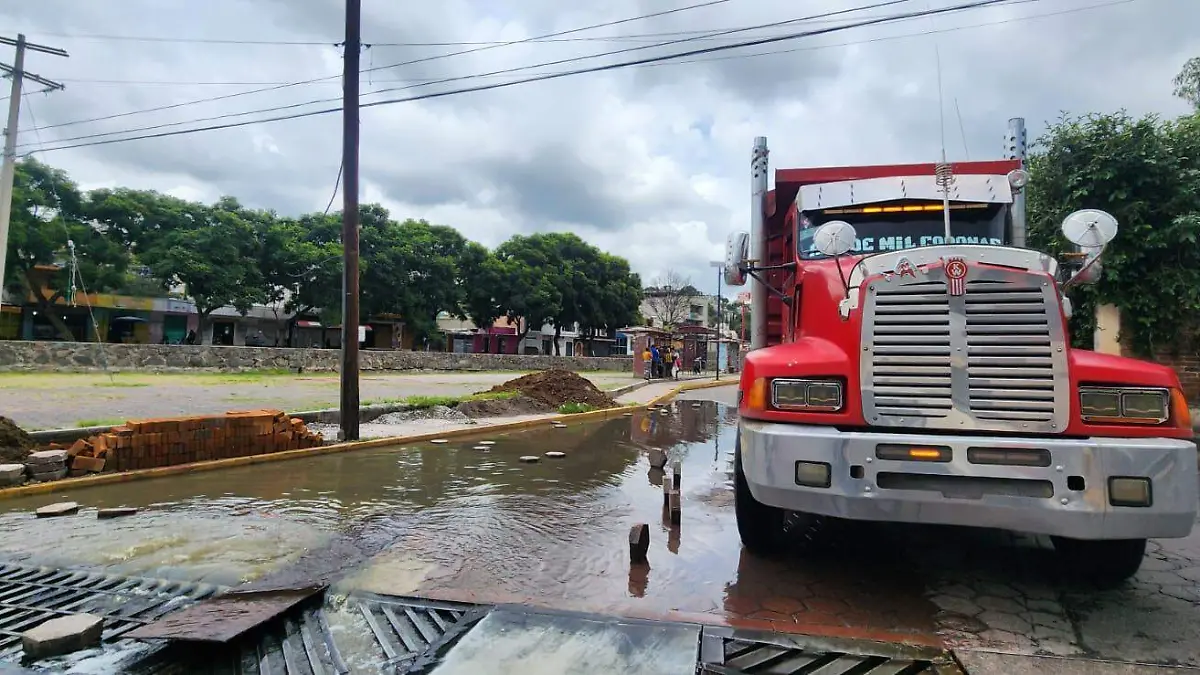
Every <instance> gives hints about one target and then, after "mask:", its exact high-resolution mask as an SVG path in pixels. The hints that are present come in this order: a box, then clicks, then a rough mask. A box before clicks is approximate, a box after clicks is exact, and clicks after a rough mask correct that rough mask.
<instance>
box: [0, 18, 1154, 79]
mask: <svg viewBox="0 0 1200 675" xmlns="http://www.w3.org/2000/svg"><path fill="white" fill-rule="evenodd" d="M1036 1H1037V0H1013V1H1012V2H1011V3H1009V5H1017V4H1025V3H1028V2H1036ZM1136 1H1137V0H1113V1H1111V2H1102V3H1097V4H1094V5H1086V6H1083V7H1073V8H1071V9H1064V10H1058V11H1054V12H1042V13H1039V14H1029V15H1025V16H1015V17H1011V18H1008V19H999V20H996V21H984V22H982V23H974V24H967V25H963V26H951V27H949V28H937V29H932V30H923V31H917V32H913V33H902V34H899V35H884V36H881V37H875V38H868V39H865V40H851V41H849V42H838V43H835V44H828V45H814V46H809V47H796V48H793V49H778V50H771V51H766V52H758V53H754V54H736V55H729V56H718V57H713V58H707V59H692V60H680V61H666V62H662V63H652V64H646V65H645V66H643V67H660V66H678V65H688V64H693V63H711V62H714V61H726V60H732V59H744V58H756V57H759V56H774V55H778V54H793V53H797V52H806V51H818V50H822V49H840V48H842V47H852V46H856V45H864V44H873V43H876V42H890V41H892V40H906V39H908V38H913V37H925V36H928V35H939V34H942V33H954V32H957V31H960V30H971V29H974V28H987V27H990V26H1000V25H1004V24H1009V23H1017V22H1019V21H1031V20H1034V19H1044V18H1049V17H1054V16H1061V15H1064V14H1075V13H1077V12H1086V11H1090V10H1093V9H1103V8H1106V7H1113V6H1116V5H1125V4H1129V3H1131V2H1136ZM713 30H716V29H713ZM531 67H532V66H531ZM470 77H472V78H484V77H495V76H488V75H483V74H480V75H472V76H470ZM59 81H60V82H65V83H74V84H112V85H122V86H139V85H146V86H152V85H153V86H171V87H198V86H199V87H202V86H213V87H232V86H241V87H248V86H267V85H276V84H287V83H288V82H287V81H278V80H277V81H269V82H268V81H257V82H236V81H211V80H210V81H184V80H99V79H73V78H60V79H59ZM435 81H436V80H435V79H433V78H420V79H417V78H395V79H382V80H375V82H377V83H380V84H389V83H405V84H431V83H433V82H435ZM329 84H335V83H333V82H330V83H329ZM336 84H340V83H336ZM373 93H375V92H373V91H368V92H363V96H369V95H371V94H373ZM3 100H4V98H0V101H3Z"/></svg>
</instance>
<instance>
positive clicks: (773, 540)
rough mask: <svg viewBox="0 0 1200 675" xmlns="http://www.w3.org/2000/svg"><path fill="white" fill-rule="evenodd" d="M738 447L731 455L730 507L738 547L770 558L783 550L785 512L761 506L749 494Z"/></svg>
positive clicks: (739, 447)
mask: <svg viewBox="0 0 1200 675" xmlns="http://www.w3.org/2000/svg"><path fill="white" fill-rule="evenodd" d="M741 446H742V444H741V442H740V441H739V442H738V443H737V445H736V447H735V448H734V453H733V506H734V511H735V512H736V514H737V527H738V534H739V535H741V537H742V545H744V546H745V547H746V548H748V549H750V552H751V553H757V554H760V555H772V554H776V553H779V552H780V551H782V550H783V548H784V543H785V542H784V529H783V526H784V522H785V520H786V519H787V512H786V511H784V510H783V509H777V508H775V507H774V506H768V505H766V504H763V503H762V502H760V501H758V500H757V499H755V498H754V495H752V494H750V486H749V485H748V484H747V483H746V474H745V473H744V472H743V471H742V447H741Z"/></svg>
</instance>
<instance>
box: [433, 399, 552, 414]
mask: <svg viewBox="0 0 1200 675" xmlns="http://www.w3.org/2000/svg"><path fill="white" fill-rule="evenodd" d="M454 409H455V410H457V411H458V412H460V413H462V414H464V415H466V416H467V417H470V418H473V419H477V418H480V417H508V416H511V415H538V414H541V413H550V412H554V411H555V410H557V408H556V407H554V406H550V405H546V404H545V403H543V402H541V401H536V400H534V399H532V398H529V397H528V396H525V395H520V396H515V397H513V398H503V399H481V400H476V401H463V402H462V403H459V404H458V405H456V406H454Z"/></svg>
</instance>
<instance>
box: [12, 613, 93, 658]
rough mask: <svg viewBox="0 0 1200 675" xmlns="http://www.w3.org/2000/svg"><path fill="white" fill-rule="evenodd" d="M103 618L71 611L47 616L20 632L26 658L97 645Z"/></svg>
mask: <svg viewBox="0 0 1200 675" xmlns="http://www.w3.org/2000/svg"><path fill="white" fill-rule="evenodd" d="M103 631H104V619H102V618H101V617H98V616H94V615H92V614H74V615H71V616H60V617H58V618H55V619H50V620H49V621H46V622H44V623H42V624H40V625H38V626H37V627H35V628H31V629H29V630H27V631H25V632H24V633H22V634H21V647H22V649H23V650H24V651H25V658H26V659H29V660H36V659H42V658H46V657H50V656H61V655H62V654H70V653H71V652H77V651H80V650H82V649H88V648H90V647H95V646H98V645H99V644H100V634H101V633H102V632H103Z"/></svg>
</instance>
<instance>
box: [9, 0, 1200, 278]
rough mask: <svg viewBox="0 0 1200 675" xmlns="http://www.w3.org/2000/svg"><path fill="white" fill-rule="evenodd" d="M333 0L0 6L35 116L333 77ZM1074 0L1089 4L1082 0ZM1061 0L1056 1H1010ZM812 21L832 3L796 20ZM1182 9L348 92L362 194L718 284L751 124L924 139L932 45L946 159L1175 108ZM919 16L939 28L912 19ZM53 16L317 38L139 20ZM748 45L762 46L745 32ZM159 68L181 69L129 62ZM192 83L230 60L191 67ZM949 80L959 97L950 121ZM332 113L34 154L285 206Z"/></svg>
mask: <svg viewBox="0 0 1200 675" xmlns="http://www.w3.org/2000/svg"><path fill="white" fill-rule="evenodd" d="M690 1H691V0H677V2H673V3H667V2H665V0H653V1H652V0H618V2H615V3H607V4H604V5H586V6H566V7H564V6H563V5H562V4H561V3H557V2H554V3H552V2H550V1H549V0H529V1H527V2H522V3H520V4H519V5H518V6H499V5H496V4H495V3H483V2H478V1H471V0H451V1H450V2H446V3H436V4H426V5H420V4H414V3H385V2H367V3H365V5H366V7H365V14H364V21H363V36H364V39H365V40H366V41H367V42H371V43H377V45H376V46H374V47H372V48H371V49H369V50H367V51H366V52H365V53H364V55H363V66H364V67H370V66H382V65H385V64H390V63H396V62H402V61H407V60H413V59H417V58H422V57H425V56H433V55H441V54H447V53H450V52H454V51H458V50H462V49H470V48H471V46H470V45H463V46H458V47H455V46H437V47H434V46H428V47H417V46H385V45H383V44H378V43H386V42H390V43H401V42H410V43H411V42H482V41H504V40H519V39H522V38H525V37H529V36H531V35H535V34H539V33H545V32H550V31H555V30H566V29H570V28H573V27H577V26H582V25H586V24H591V23H598V22H601V21H605V20H614V19H619V18H623V17H627V16H634V15H638V14H644V13H649V12H654V11H662V10H664V9H669V8H671V7H678V6H682V5H684V4H687V3H688V2H690ZM930 4H932V5H933V6H945V5H948V4H951V0H933V2H926V1H925V0H920V1H918V0H914V1H913V2H911V3H906V4H904V5H901V6H899V7H897V8H896V9H897V10H909V11H911V10H914V9H923V8H925V7H926V6H928V5H930ZM801 5H802V6H799V7H798V6H797V3H793V2H785V1H784V0H756V1H755V2H746V1H745V0H732V1H731V2H727V3H724V4H721V5H717V6H714V7H709V8H705V9H699V10H694V11H688V12H680V13H677V14H674V15H671V16H668V17H661V18H658V19H653V20H648V21H640V22H633V23H627V24H623V25H620V26H615V27H611V28H606V29H601V30H597V31H591V32H588V33H581V34H578V35H575V36H571V37H607V38H608V39H606V40H603V41H599V40H574V41H564V42H553V43H545V42H542V43H534V44H522V45H514V46H511V47H504V48H497V49H487V50H483V51H477V52H474V53H471V54H466V55H462V56H456V57H452V58H444V59H436V60H432V61H428V62H425V63H419V64H413V65H409V66H404V67H399V68H392V69H380V70H378V71H376V72H372V73H370V74H369V75H367V76H364V78H363V90H364V92H370V91H377V90H381V89H389V88H390V89H397V88H401V87H410V88H408V89H402V90H398V91H391V92H384V93H378V94H368V95H366V96H365V97H364V100H366V101H375V100H380V99H382V98H386V97H402V96H407V95H413V94H419V93H422V92H427V91H437V90H445V89H447V88H451V87H453V86H457V85H441V86H434V87H428V86H413V85H416V84H418V82H419V81H421V80H427V79H433V78H445V77H456V76H464V75H472V74H477V73H484V72H489V71H497V70H504V69H507V68H515V67H521V66H528V65H530V64H536V63H539V62H544V61H551V60H555V59H564V58H571V57H575V56H581V55H587V54H595V53H599V52H604V51H609V50H615V49H621V48H626V47H631V46H636V45H641V44H646V40H648V39H650V38H645V37H629V36H631V35H634V34H648V33H679V32H681V31H698V30H712V29H722V28H732V27H739V26H746V25H753V24H758V23H766V22H769V21H779V20H786V19H793V18H797V17H800V16H803V15H810V14H815V13H819V12H821V11H823V10H827V9H829V8H841V7H845V6H846V3H843V2H834V1H833V0H821V1H819V2H817V1H815V2H805V3H801ZM1102 5H1111V6H1102ZM342 7H343V4H342V2H341V0H303V1H298V0H268V1H262V0H212V1H211V2H208V3H205V4H204V6H203V7H200V6H198V5H195V4H194V3H190V2H185V1H184V0H124V1H123V2H120V3H94V2H93V3H88V2H79V1H77V0H39V2H33V3H9V5H8V6H6V7H4V8H0V25H5V26H8V27H10V28H8V30H22V31H24V32H26V33H27V34H28V35H29V37H30V38H31V39H34V40H37V41H41V42H45V43H48V44H53V45H57V46H62V47H65V48H67V49H68V50H70V52H71V54H72V57H71V58H70V59H69V60H63V59H56V58H53V57H50V56H46V55H31V57H30V63H29V65H28V67H29V69H30V70H31V71H33V72H37V73H39V74H41V75H43V76H46V77H49V78H52V79H61V80H63V81H65V82H67V84H68V89H67V90H66V91H65V92H58V93H55V94H52V95H47V96H35V97H32V99H31V100H32V110H33V112H34V113H35V114H36V117H37V121H38V122H39V123H40V124H42V125H48V124H57V123H62V122H68V121H71V120H77V119H82V118H91V117H98V116H103V115H108V114H114V113H120V112H124V111H128V110H134V109H139V108H147V107H155V106H162V105H167V104H172V103H179V102H184V101H188V100H191V99H197V98H203V97H210V96H218V95H222V94H229V93H233V92H237V91H244V90H248V89H254V88H256V86H255V85H252V84H245V83H272V82H288V81H297V80H305V79H312V78H321V77H326V76H331V75H336V74H337V73H338V71H339V69H340V67H341V59H340V55H339V52H338V51H337V50H336V49H334V48H333V47H332V46H331V43H334V42H338V41H340V40H341V36H342V21H343V17H342ZM1084 8H1092V9H1086V11H1075V10H1079V9H1084ZM890 11H892V10H891V9H888V10H872V11H871V12H869V14H872V15H878V14H881V13H885V12H890ZM1056 12H1070V13H1066V14H1061V15H1058V16H1045V17H1043V18H1038V19H1033V20H1017V19H1020V18H1022V17H1029V16H1032V15H1042V14H1052V13H1056ZM978 24H988V25H982V26H980V25H978ZM822 25H830V23H829V22H825V23H813V24H809V25H808V27H816V26H822ZM1196 25H1200V4H1197V3H1195V2H1191V1H1188V0H1131V1H1129V2H1124V3H1117V4H1113V3H1112V1H1111V0H1039V1H1037V2H1025V3H1017V4H1013V5H1009V6H1003V7H999V8H992V9H987V10H978V11H972V12H965V13H962V14H961V15H957V16H953V17H942V18H938V19H934V20H932V21H931V20H929V19H923V20H917V21H908V22H903V23H899V24H896V25H890V26H880V27H875V28H869V29H857V30H854V31H847V32H845V33H839V34H833V35H828V36H823V37H820V38H813V39H809V40H804V41H798V42H790V43H781V44H778V45H774V46H764V47H759V48H755V49H752V50H743V51H742V52H725V53H722V54H713V55H710V56H706V57H699V58H697V59H692V60H695V61H698V62H696V63H686V64H670V65H661V66H653V67H642V68H636V69H630V70H627V71H615V72H610V73H604V74H593V75H586V76H579V77H573V78H566V79H561V80H556V81H552V82H544V83H539V84H531V85H524V86H520V87H514V88H510V89H503V90H497V91H492V92H486V93H477V94H469V95H463V96H456V97H453V98H445V99H437V100H430V101H423V102H414V103H403V104H397V105H392V106H386V107H377V108H370V109H364V111H363V115H362V120H363V136H362V150H361V153H362V173H363V181H364V192H363V196H364V198H365V199H380V200H382V201H383V202H384V203H385V205H387V206H388V208H389V209H391V210H392V211H393V213H394V215H395V216H396V217H398V218H404V217H414V218H428V219H430V220H434V221H437V222H445V223H447V224H450V225H453V226H455V227H458V228H459V229H460V230H462V231H463V233H464V234H465V235H467V236H469V237H472V238H476V239H479V240H481V241H485V242H487V243H489V244H495V243H498V242H499V241H502V240H503V239H504V238H506V237H507V236H511V235H512V234H516V233H521V232H531V231H545V230H549V229H572V230H574V231H577V232H579V233H580V234H581V236H585V237H586V238H588V239H589V240H591V241H593V242H594V243H596V244H597V245H599V246H602V247H604V248H606V249H607V250H610V251H613V252H614V253H619V254H622V255H626V256H627V257H628V258H629V259H630V260H631V262H632V263H633V265H634V268H635V270H636V271H638V272H640V273H641V274H642V277H643V278H644V279H647V280H650V279H654V278H656V277H658V276H659V275H661V274H662V273H663V272H664V271H665V270H666V269H667V268H674V269H676V270H678V271H680V272H682V273H683V274H685V275H687V276H690V277H691V278H692V280H693V281H694V282H695V283H696V285H697V286H698V287H700V288H702V289H705V290H710V291H711V290H714V287H715V285H716V284H715V277H714V274H713V271H712V269H711V268H710V267H709V266H708V261H709V260H710V259H712V258H715V257H718V256H719V255H720V254H721V250H722V247H721V244H722V242H723V240H724V237H725V234H726V233H727V232H728V231H730V230H731V229H733V228H735V227H736V228H745V226H746V223H747V222H748V214H747V212H746V211H747V208H748V202H749V199H748V190H749V177H748V161H749V147H750V143H751V141H752V139H753V137H754V136H757V135H766V136H768V137H769V138H770V141H771V146H772V164H773V166H775V167H788V166H814V165H835V164H855V163H885V162H911V161H932V160H934V159H936V156H937V153H938V145H939V137H940V135H941V127H940V123H939V119H938V90H937V68H936V61H935V58H934V49H935V45H936V48H937V50H938V51H939V52H940V54H941V60H942V79H943V86H944V95H945V99H946V106H945V113H946V120H947V121H946V136H947V146H948V151H949V153H950V155H951V158H952V159H960V158H962V157H963V156H964V154H965V153H964V152H963V141H962V136H964V135H965V137H966V145H967V147H969V149H970V156H971V158H972V159H984V158H994V157H997V156H999V153H1000V141H1001V135H1002V133H1003V131H1004V125H1005V121H1006V120H1007V119H1008V118H1009V117H1012V116H1022V115H1023V116H1025V117H1026V118H1027V120H1028V122H1029V125H1030V131H1031V133H1032V134H1033V135H1035V136H1036V135H1037V134H1038V133H1039V132H1040V130H1041V129H1042V128H1043V122H1044V121H1045V120H1052V119H1054V118H1055V117H1057V115H1058V113H1059V111H1060V110H1069V111H1072V112H1080V113H1082V112H1089V111H1113V110H1117V109H1120V108H1128V109H1129V110H1130V111H1131V112H1133V113H1136V114H1142V113H1149V112H1157V113H1162V114H1165V115H1174V114H1178V113H1181V112H1183V111H1184V110H1185V107H1184V106H1183V105H1182V103H1180V102H1178V101H1176V100H1175V99H1173V97H1172V96H1171V85H1170V79H1171V77H1172V76H1173V75H1174V74H1175V72H1176V71H1177V70H1178V68H1179V67H1180V66H1181V65H1182V63H1183V61H1184V60H1186V58H1188V57H1189V56H1194V55H1200V34H1197V33H1196V31H1195V30H1194V26H1196ZM786 30H787V29H771V30H765V31H757V32H754V33H751V34H750V35H756V36H760V35H768V34H779V33H781V32H785V31H786ZM930 30H935V31H946V32H939V33H936V34H934V35H923V36H922V35H914V34H920V33H924V32H927V31H930ZM56 33H57V34H62V33H74V34H80V33H90V34H101V35H122V34H125V35H154V36H163V37H168V38H169V37H195V38H221V39H247V40H256V39H257V40H264V39H266V40H291V41H313V42H318V43H328V44H326V45H324V46H323V45H320V44H318V45H311V46H277V45H276V46H266V45H214V44H195V43H183V42H170V41H167V42H131V41H116V40H106V39H82V38H78V37H60V36H56V35H53V34H56ZM682 36H684V35H679V37H682ZM666 39H670V38H669V37H667V38H666ZM718 42H720V41H714V40H710V41H702V42H696V43H692V44H690V45H680V46H676V47H673V48H671V49H670V50H669V51H680V50H684V49H688V48H691V47H695V46H705V45H712V44H717V43H718ZM663 51H664V50H662V49H648V50H640V51H637V52H632V53H630V54H627V55H623V56H612V57H603V58H597V59H590V60H588V61H584V62H582V63H580V64H573V65H563V66H556V67H551V68H540V69H534V70H532V71H528V72H531V73H537V72H548V71H556V70H563V69H567V68H571V67H575V66H585V65H599V64H604V63H614V62H617V61H622V60H627V59H633V58H638V57H639V56H645V55H649V54H653V53H662V52H663ZM758 52H772V53H771V54H769V55H766V56H759V57H753V58H751V57H747V56H746V55H747V54H748V53H758ZM0 60H10V59H9V58H6V57H3V56H0ZM512 77H513V76H495V77H488V78H483V79H479V80H472V81H466V82H462V83H459V84H478V83H482V82H502V81H506V80H508V79H511V78H512ZM99 80H123V81H129V82H130V83H127V84H119V83H111V82H109V83H103V82H99ZM164 81H166V82H174V83H175V84H167V85H164V84H146V83H147V82H164ZM201 82H237V83H243V84H237V85H211V84H187V83H201ZM339 84H340V83H339V81H338V79H337V78H336V77H335V78H333V79H329V80H326V81H323V82H321V83H315V84H308V85H304V86H298V87H291V88H286V89H280V90H277V91H272V92H265V93H259V94H253V95H246V96H240V97H235V98H230V99H228V100H223V101H216V102H211V103H205V104H202V105H194V106H186V107H181V108H178V109H174V110H165V111H160V112H155V113H150V114H145V115H134V116H129V117H123V118H120V119H114V120H108V121H101V122H93V123H88V124H80V125H74V126H68V127H60V128H55V129H47V130H45V131H43V132H41V133H40V138H41V141H42V142H44V143H47V144H53V143H54V141H55V140H56V139H62V138H67V137H71V136H79V135H85V134H93V133H101V132H106V131H114V130H120V129H126V128H131V127H138V126H146V125H155V124H163V123H169V122H175V121H184V120H190V119H196V118H199V117H208V116H214V115H223V114H228V113H235V112H240V111H245V110H251V109H256V108H265V107H271V106H280V105H291V104H296V103H301V102H304V101H309V100H313V99H322V98H336V97H338V96H339V95H340V86H339ZM259 86H265V85H259ZM956 100H957V103H958V108H959V109H960V110H961V112H962V128H963V131H962V132H961V133H960V131H959V122H958V119H957V115H956V114H955V105H954V104H955V101H956ZM325 105H328V104H325ZM315 107H321V106H315ZM300 109H302V110H303V109H311V108H300ZM27 112H28V110H27ZM241 119H244V118H241ZM30 123H31V118H30V117H29V116H28V115H26V116H25V117H23V120H22V124H23V126H24V127H25V128H26V129H27V128H28V127H29V126H30ZM340 130H341V123H340V118H339V116H338V115H337V114H333V115H328V116H325V117H315V118H309V119H303V120H293V121H289V122H279V123H274V124H263V125H255V126H249V127H242V128H237V129H229V130H224V131H215V132H210V133H204V134H194V135H184V136H176V137H170V138H162V139H155V140H145V141H136V142H130V143H121V144H113V145H100V146H94V147H89V148H80V149H77V150H67V151H61V152H54V153H48V154H46V155H45V156H44V157H43V159H44V160H45V161H48V162H50V163H52V164H55V165H57V166H60V167H62V168H64V169H66V170H68V171H69V172H71V174H72V176H73V177H74V178H75V179H76V180H77V181H79V182H80V183H81V184H82V185H84V186H85V187H87V186H98V185H113V184H123V185H129V186H132V187H139V188H152V189H159V190H165V191H171V192H173V193H175V194H179V195H181V196H187V197H189V198H202V199H215V198H216V197H217V196H220V195H222V194H231V195H234V196H236V197H238V198H239V199H240V200H242V201H243V203H246V204H249V205H251V206H256V207H263V208H273V209H276V210H278V211H280V212H283V213H300V212H304V211H311V210H319V209H322V208H324V206H325V203H326V202H327V201H328V200H329V196H330V193H331V191H332V189H333V181H334V176H335V175H336V172H337V168H338V164H339V148H340ZM36 138H37V137H36V136H35V135H33V134H30V133H28V132H23V133H22V134H21V137H20V141H21V142H22V143H24V144H33V145H32V146H31V145H26V146H24V149H26V150H28V149H32V148H33V147H36V144H37V140H36Z"/></svg>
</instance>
